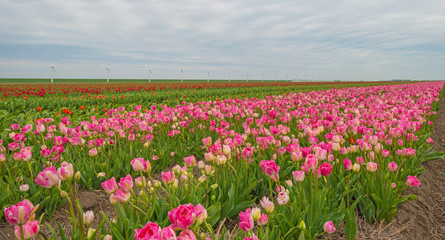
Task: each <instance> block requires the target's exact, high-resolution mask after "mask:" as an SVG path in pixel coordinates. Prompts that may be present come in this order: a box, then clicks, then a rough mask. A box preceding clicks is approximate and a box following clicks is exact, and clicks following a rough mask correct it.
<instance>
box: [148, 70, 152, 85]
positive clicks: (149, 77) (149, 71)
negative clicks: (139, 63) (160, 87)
mask: <svg viewBox="0 0 445 240" xmlns="http://www.w3.org/2000/svg"><path fill="white" fill-rule="evenodd" d="M148 82H151V69H150V70H148Z"/></svg>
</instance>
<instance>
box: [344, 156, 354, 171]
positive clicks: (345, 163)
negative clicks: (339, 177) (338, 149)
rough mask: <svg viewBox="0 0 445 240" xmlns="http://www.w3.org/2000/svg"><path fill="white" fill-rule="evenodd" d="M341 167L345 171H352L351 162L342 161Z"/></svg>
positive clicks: (347, 160)
mask: <svg viewBox="0 0 445 240" xmlns="http://www.w3.org/2000/svg"><path fill="white" fill-rule="evenodd" d="M343 167H344V168H345V170H347V171H349V170H351V169H352V162H351V160H349V159H347V158H345V159H343Z"/></svg>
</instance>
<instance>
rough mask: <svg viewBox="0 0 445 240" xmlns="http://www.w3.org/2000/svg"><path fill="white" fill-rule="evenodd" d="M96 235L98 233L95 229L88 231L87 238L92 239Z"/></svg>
mask: <svg viewBox="0 0 445 240" xmlns="http://www.w3.org/2000/svg"><path fill="white" fill-rule="evenodd" d="M94 233H96V229H94V228H90V229H88V233H87V238H91V237H92V236H93V235H94Z"/></svg>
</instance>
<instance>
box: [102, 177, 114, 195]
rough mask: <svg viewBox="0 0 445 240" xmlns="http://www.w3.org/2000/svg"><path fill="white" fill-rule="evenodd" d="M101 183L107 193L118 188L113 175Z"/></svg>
mask: <svg viewBox="0 0 445 240" xmlns="http://www.w3.org/2000/svg"><path fill="white" fill-rule="evenodd" d="M101 185H102V188H103V189H104V190H105V192H107V193H108V194H112V193H114V192H116V191H117V188H118V186H117V182H116V179H115V178H114V177H112V178H111V179H110V180H107V181H104V182H103V183H102V184H101Z"/></svg>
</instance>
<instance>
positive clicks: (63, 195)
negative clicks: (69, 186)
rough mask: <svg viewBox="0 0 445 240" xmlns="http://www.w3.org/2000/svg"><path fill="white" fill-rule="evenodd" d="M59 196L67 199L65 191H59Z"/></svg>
mask: <svg viewBox="0 0 445 240" xmlns="http://www.w3.org/2000/svg"><path fill="white" fill-rule="evenodd" d="M60 196H61V197H62V198H67V197H68V193H67V192H65V191H61V192H60Z"/></svg>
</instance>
